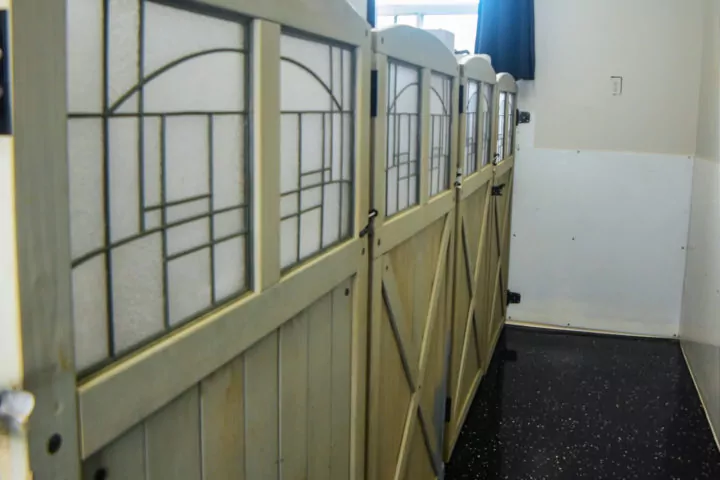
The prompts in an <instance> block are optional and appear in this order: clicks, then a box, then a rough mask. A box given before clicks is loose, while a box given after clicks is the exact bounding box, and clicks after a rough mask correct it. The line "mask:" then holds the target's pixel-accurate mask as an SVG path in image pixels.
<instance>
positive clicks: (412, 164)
mask: <svg viewBox="0 0 720 480" xmlns="http://www.w3.org/2000/svg"><path fill="white" fill-rule="evenodd" d="M387 99H388V103H387V163H386V165H385V177H386V188H385V191H386V200H385V213H386V215H387V216H390V215H394V214H395V213H397V212H400V211H402V210H405V209H406V208H408V207H411V206H413V205H416V204H417V203H418V179H419V173H420V172H419V164H420V71H419V70H418V69H416V68H412V67H409V66H406V65H404V64H399V63H396V62H394V61H392V60H391V61H389V63H388V94H387Z"/></svg>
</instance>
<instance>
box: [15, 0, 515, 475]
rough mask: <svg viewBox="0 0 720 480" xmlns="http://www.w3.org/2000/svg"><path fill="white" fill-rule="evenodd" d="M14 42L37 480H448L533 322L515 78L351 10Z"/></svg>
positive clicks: (85, 24)
mask: <svg viewBox="0 0 720 480" xmlns="http://www.w3.org/2000/svg"><path fill="white" fill-rule="evenodd" d="M38 11H43V12H45V13H46V14H43V15H37V12H38ZM11 18H12V24H13V25H12V26H13V28H11V29H10V31H11V32H12V41H11V42H10V43H11V45H12V46H13V49H14V50H13V55H12V57H11V58H12V67H13V76H12V78H13V81H14V82H15V84H14V85H13V89H12V91H13V108H14V111H13V128H14V131H13V137H14V138H13V142H14V143H13V145H14V155H15V158H14V165H15V188H16V191H15V195H16V202H15V205H16V211H17V215H16V217H17V236H18V238H17V245H18V270H19V279H18V280H19V282H18V284H19V293H20V295H19V296H20V303H21V319H22V332H23V333H22V335H23V357H24V358H23V363H24V369H25V370H24V373H25V382H24V386H25V388H27V389H29V390H30V391H32V392H33V393H34V394H35V395H36V399H37V408H36V411H35V413H34V414H33V416H32V417H31V423H30V426H29V429H28V432H29V445H30V463H31V466H32V469H33V474H34V478H42V479H46V478H48V479H51V478H67V479H75V478H83V479H102V478H112V479H132V480H166V479H172V480H201V479H204V480H215V479H232V480H237V479H240V480H242V479H246V480H265V479H296V478H306V479H312V480H323V479H325V480H342V479H353V480H361V479H371V480H385V479H394V480H404V479H406V480H424V479H435V478H437V477H440V476H441V475H442V468H443V467H442V462H443V458H444V457H445V458H447V456H448V455H449V453H450V452H451V451H452V446H453V445H454V443H455V441H456V439H457V436H458V433H459V431H460V428H461V426H462V423H463V421H464V417H465V415H466V413H467V409H468V407H469V405H470V402H471V400H472V398H473V395H474V392H475V390H476V389H477V384H478V382H479V380H480V378H481V377H482V373H483V372H484V369H486V368H487V365H488V362H489V359H490V356H491V355H492V350H493V348H494V345H495V342H496V341H497V337H498V334H499V331H500V327H501V326H502V323H503V319H504V316H505V304H506V299H505V297H506V295H505V292H506V288H507V262H508V244H509V235H510V232H509V224H510V195H511V192H512V171H513V162H514V157H513V153H514V123H515V122H514V113H513V112H514V102H515V96H514V95H515V91H516V90H515V83H514V81H513V80H512V78H511V77H510V76H508V75H499V76H497V77H495V72H494V71H493V70H492V67H491V66H490V64H489V62H488V60H487V58H484V57H482V56H472V57H467V58H465V59H463V60H462V61H460V63H458V62H457V61H456V59H455V57H454V56H453V54H452V53H451V52H450V51H449V50H448V49H447V48H446V47H445V45H443V44H442V43H441V42H440V40H438V39H437V38H436V37H434V36H433V35H431V34H430V33H428V32H426V31H423V30H420V29H415V28H412V27H406V26H394V27H390V28H386V29H380V30H377V31H374V32H371V31H370V28H369V27H368V25H367V24H366V23H365V22H364V20H363V19H362V18H361V17H360V16H358V15H357V14H356V13H355V11H354V10H353V9H352V8H351V7H350V6H349V5H348V4H347V3H346V2H338V1H335V0H315V1H313V2H297V1H294V0H271V1H265V2H256V1H250V0H232V1H229V0H197V1H192V2H189V1H185V0H157V1H151V0H128V1H114V0H110V1H104V2H103V1H95V0H77V1H70V2H50V3H47V2H44V1H41V0H23V1H22V2H15V4H14V8H13V11H12V17H11ZM371 69H372V70H374V72H372V73H371ZM371 79H374V84H375V87H376V88H375V94H376V95H374V96H373V99H374V103H373V105H374V106H375V108H373V112H374V113H373V116H372V120H371V81H372V80H371ZM461 111H462V113H461ZM371 132H372V138H373V142H372V144H371V142H370V137H371V135H370V133H371ZM40 139H42V141H40ZM371 154H372V162H371ZM503 185H504V187H502V186H503ZM501 187H502V188H501ZM371 208H372V209H375V210H376V211H377V214H376V216H375V217H374V219H373V220H371V221H370V223H368V216H367V215H368V211H371ZM368 341H369V343H368ZM368 355H369V356H368Z"/></svg>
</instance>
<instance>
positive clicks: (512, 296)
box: [507, 290, 522, 305]
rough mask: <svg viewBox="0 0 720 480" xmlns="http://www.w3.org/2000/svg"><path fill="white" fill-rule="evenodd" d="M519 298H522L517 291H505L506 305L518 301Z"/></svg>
mask: <svg viewBox="0 0 720 480" xmlns="http://www.w3.org/2000/svg"><path fill="white" fill-rule="evenodd" d="M520 300H522V295H520V294H519V293H517V292H513V291H511V290H508V291H507V304H508V305H512V304H516V303H520Z"/></svg>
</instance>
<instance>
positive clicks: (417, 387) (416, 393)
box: [368, 26, 458, 480]
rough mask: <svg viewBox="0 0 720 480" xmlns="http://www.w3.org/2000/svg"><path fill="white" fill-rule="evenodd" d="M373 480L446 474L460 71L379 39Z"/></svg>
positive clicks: (429, 48) (429, 41)
mask: <svg viewBox="0 0 720 480" xmlns="http://www.w3.org/2000/svg"><path fill="white" fill-rule="evenodd" d="M373 42H374V49H375V52H376V56H375V68H376V70H377V93H378V95H377V102H378V108H377V112H378V113H377V116H376V117H375V118H374V120H373V129H374V130H373V131H374V139H375V140H374V146H373V148H374V152H373V162H374V178H373V205H374V206H375V208H376V209H377V210H378V217H377V219H376V220H375V230H374V235H373V245H372V249H373V262H372V267H371V270H372V281H371V303H372V305H371V320H370V321H371V324H370V332H371V333H370V376H369V385H368V387H369V390H370V392H369V405H368V408H369V410H368V413H369V418H368V422H369V428H368V435H369V437H368V478H371V479H375V480H386V479H396V480H405V479H407V480H425V479H435V478H437V477H438V476H439V475H441V471H442V445H443V439H444V430H445V418H444V417H445V398H446V391H447V388H446V385H447V368H448V354H449V321H448V320H449V318H450V312H451V309H452V269H453V250H454V244H455V242H454V233H455V208H454V205H455V191H454V190H455V189H454V188H453V186H452V184H453V181H454V178H453V172H454V170H455V166H456V164H457V163H456V159H457V151H456V143H455V142H454V139H455V138H456V135H457V133H456V132H457V122H456V118H457V115H456V110H457V107H456V106H457V98H458V85H457V84H458V81H457V79H458V77H457V68H458V67H457V63H456V61H455V59H454V57H453V56H452V54H451V53H450V52H449V51H448V50H447V48H446V47H445V46H444V45H442V44H441V43H440V42H439V41H438V40H437V39H436V38H435V37H433V36H432V35H431V34H429V33H427V32H425V31H422V30H418V29H413V28H410V27H403V26H396V27H390V28H387V29H380V30H378V31H376V32H374V38H373Z"/></svg>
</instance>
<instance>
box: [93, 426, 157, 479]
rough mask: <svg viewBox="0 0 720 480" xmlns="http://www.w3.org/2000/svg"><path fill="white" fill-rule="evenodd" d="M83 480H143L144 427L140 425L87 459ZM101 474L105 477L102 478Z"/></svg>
mask: <svg viewBox="0 0 720 480" xmlns="http://www.w3.org/2000/svg"><path fill="white" fill-rule="evenodd" d="M82 471H83V475H82V478H83V480H95V479H97V478H112V479H113V480H143V479H144V478H145V425H143V424H140V425H138V426H136V427H134V428H133V429H131V430H130V431H129V432H127V433H125V434H124V435H122V436H121V437H119V438H118V439H117V440H115V441H114V442H112V443H111V444H110V445H108V446H107V447H105V448H104V449H102V450H100V451H99V452H97V453H96V454H94V455H92V456H91V457H90V458H88V459H87V460H86V461H85V462H84V463H83V467H82ZM103 472H104V474H105V476H104V477H103Z"/></svg>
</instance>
